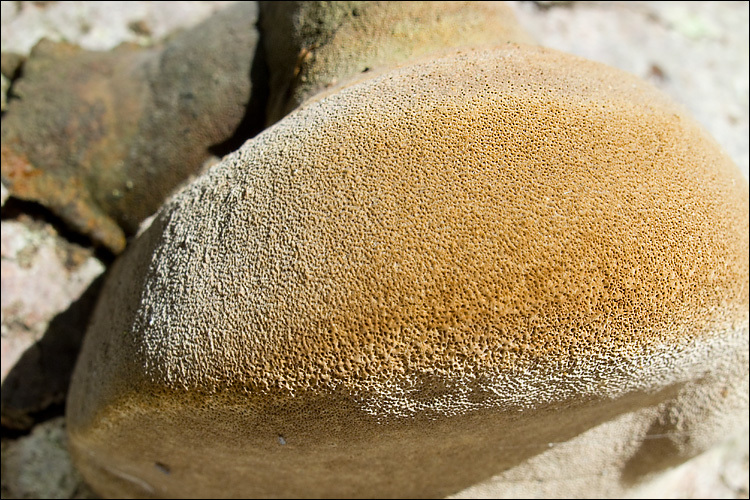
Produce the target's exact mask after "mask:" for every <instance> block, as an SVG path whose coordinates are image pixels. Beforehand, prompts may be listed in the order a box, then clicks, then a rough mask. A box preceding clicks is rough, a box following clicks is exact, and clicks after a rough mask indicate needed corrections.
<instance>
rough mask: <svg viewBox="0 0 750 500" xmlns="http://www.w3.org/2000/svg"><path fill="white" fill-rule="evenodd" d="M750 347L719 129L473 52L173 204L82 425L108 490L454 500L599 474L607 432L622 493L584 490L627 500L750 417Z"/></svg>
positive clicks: (236, 160)
mask: <svg viewBox="0 0 750 500" xmlns="http://www.w3.org/2000/svg"><path fill="white" fill-rule="evenodd" d="M747 346H748V187H747V183H746V182H745V181H744V179H743V178H742V177H741V175H740V173H739V171H738V169H737V168H736V166H735V165H734V164H733V163H732V162H731V160H730V159H729V158H728V157H727V155H726V154H725V153H724V152H723V151H722V150H721V149H720V147H719V146H718V145H717V144H716V143H715V141H714V140H713V139H712V138H711V137H709V136H708V135H707V134H706V132H705V131H703V130H702V129H701V128H700V127H699V126H698V125H697V124H696V123H695V122H694V121H693V120H692V119H690V118H689V117H687V116H686V115H685V112H684V111H683V109H682V108H680V107H679V106H677V105H675V104H674V103H672V102H671V101H670V100H669V99H668V98H666V97H665V96H664V95H662V94H661V93H660V92H659V91H657V90H656V89H654V88H653V87H652V86H650V85H648V84H646V83H644V82H642V81H640V80H638V79H637V78H635V77H633V76H631V75H628V74H626V73H624V72H621V71H619V70H616V69H613V68H609V67H607V66H604V65H602V64H598V63H595V62H591V61H587V60H584V59H581V58H578V57H575V56H571V55H567V54H563V53H560V52H557V51H554V50H549V49H543V48H536V47H530V46H506V47H501V48H493V49H483V50H465V51H458V52H455V53H452V54H449V55H445V56H443V57H440V58H436V59H433V60H428V61H422V62H420V63H418V64H414V65H410V66H405V67H402V68H397V69H394V70H392V71H390V72H386V73H384V74H381V75H378V76H375V77H373V78H372V79H369V80H366V81H362V82H360V83H357V84H354V85H352V86H350V87H346V88H343V89H341V90H339V91H338V92H336V93H334V94H331V95H327V96H326V97H324V98H321V99H319V100H316V101H313V102H309V103H308V104H306V105H304V106H303V107H302V108H300V109H298V110H297V111H296V112H294V113H292V114H291V115H289V116H287V117H286V118H285V119H284V120H282V121H281V122H279V123H277V124H276V125H275V126H273V127H271V128H270V129H267V130H266V131H265V132H263V133H262V134H260V135H259V136H257V137H256V138H255V139H253V140H251V141H249V142H248V143H246V144H245V146H244V147H243V148H241V149H240V150H239V151H238V152H236V153H235V154H233V155H231V156H229V157H227V158H226V159H225V160H224V161H223V162H222V163H221V164H219V165H217V166H215V167H214V168H212V169H211V170H210V171H209V172H208V173H207V174H206V175H204V176H202V177H201V178H199V179H197V180H196V181H195V182H193V183H192V184H191V185H189V186H188V187H187V188H186V189H184V190H183V191H182V192H181V193H180V194H179V195H177V196H176V197H174V198H173V199H172V200H170V201H169V202H168V203H167V204H166V205H165V206H164V207H163V208H162V209H161V210H160V212H159V213H158V215H157V216H156V218H155V219H154V222H153V223H152V225H151V226H150V227H149V228H148V229H147V230H146V231H145V232H144V233H142V234H141V236H140V237H139V239H138V240H136V241H135V242H134V243H133V245H132V247H131V248H129V249H128V251H127V252H126V253H125V254H124V256H123V257H122V258H121V259H120V260H118V262H117V263H116V264H115V266H114V269H113V270H112V272H111V275H110V276H109V278H108V281H107V283H106V284H105V289H104V291H103V294H102V299H101V301H100V303H99V306H98V308H97V311H96V312H95V314H94V317H93V319H92V322H91V324H90V328H89V331H88V334H87V338H86V340H85V343H84V347H83V351H82V354H81V357H80V359H79V362H78V366H77V369H76V372H75V374H74V379H73V382H72V387H71V392H70V396H69V403H68V425H69V431H70V435H71V445H72V450H73V454H74V458H75V460H76V462H77V464H78V466H79V467H80V469H81V470H82V472H83V473H84V475H85V477H86V478H87V479H88V480H89V481H90V482H91V484H92V485H93V486H94V487H95V488H97V489H98V490H99V491H100V492H102V493H104V494H107V495H122V494H126V495H145V496H170V495H176V496H183V495H198V496H204V495H206V496H216V495H219V496H247V495H251V496H347V497H348V496H363V495H366V496H372V495H375V496H423V495H424V496H444V495H448V494H453V493H457V492H460V491H461V490H463V489H465V488H468V487H471V486H475V485H481V484H483V483H484V482H486V481H489V480H490V479H491V478H493V477H498V474H501V473H503V471H515V472H517V473H518V474H520V475H521V476H523V477H532V476H533V475H534V474H536V472H535V471H534V470H533V467H532V466H529V465H528V463H529V462H528V459H529V458H530V457H533V456H535V455H538V454H540V453H542V452H546V450H547V449H548V446H547V445H548V443H550V442H566V441H571V442H572V443H574V445H575V446H578V447H579V448H577V449H580V451H581V453H580V454H578V455H577V456H581V457H583V458H579V463H575V464H573V463H572V462H565V461H559V462H558V463H557V466H558V467H561V468H562V469H561V470H563V471H565V470H568V469H566V467H568V468H572V467H581V469H579V470H576V469H570V470H568V472H570V473H573V474H574V473H576V472H579V471H580V470H586V471H589V472H591V475H592V477H593V476H594V475H596V474H597V473H598V472H601V471H600V470H598V469H597V467H598V466H599V465H600V464H598V463H589V462H587V461H586V460H585V457H586V456H587V453H589V452H590V445H591V443H590V442H589V441H586V439H587V438H586V436H587V435H588V434H587V432H588V431H591V430H596V429H603V430H602V431H601V432H603V433H605V434H606V435H607V436H609V438H611V439H612V440H613V441H609V442H607V444H606V447H605V448H606V449H604V451H603V453H605V454H607V458H606V460H609V462H606V460H605V462H606V463H608V464H610V465H609V466H611V468H612V470H614V471H616V472H618V473H620V474H621V476H620V479H621V483H617V482H613V481H612V480H611V477H610V478H605V479H607V481H603V480H602V479H598V480H597V481H599V482H598V483H596V481H593V482H592V483H591V484H594V483H596V484H598V485H599V487H601V488H603V489H602V490H594V489H589V490H586V491H585V493H587V494H601V493H602V492H604V493H610V494H611V493H612V492H613V491H615V492H617V491H619V490H617V489H616V488H619V487H620V486H622V487H625V486H626V485H627V482H628V481H630V480H633V481H635V480H637V479H638V478H640V477H641V476H642V475H643V474H645V473H647V472H650V471H653V470H656V469H658V468H660V467H666V466H668V465H672V464H674V463H676V462H679V461H682V460H685V459H687V458H689V457H690V456H692V455H694V454H696V453H698V452H700V451H703V450H704V449H706V448H707V447H708V446H710V445H712V444H713V443H715V442H716V441H717V440H719V439H721V437H722V433H724V432H726V431H727V429H729V428H731V425H732V419H733V418H739V416H740V415H743V414H746V412H747V373H748V369H747V366H748V353H747V351H748V349H747ZM611 422H618V423H617V425H614V424H612V423H611ZM623 422H625V423H623ZM623 426H624V427H623ZM623 429H624V430H623ZM648 436H652V437H654V438H653V439H646V438H647V437H648ZM618 440H619V441H618ZM615 442H619V443H620V444H621V446H617V445H616V444H615ZM634 443H635V444H634ZM587 446H588V447H589V448H587ZM600 447H601V445H600ZM633 457H637V458H638V460H636V461H635V462H633V461H631V459H632V458H633ZM603 460H604V459H603ZM602 463H604V462H602ZM643 463H648V464H650V465H649V467H648V470H643V469H642V468H641V465H640V464H643ZM165 471H167V472H168V473H167V472H165ZM563 474H564V472H563ZM590 488H595V486H591V487H590ZM607 488H609V489H607ZM605 490H606V491H605ZM490 494H493V493H492V492H490ZM494 494H496V493H494Z"/></svg>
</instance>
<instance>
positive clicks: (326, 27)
mask: <svg viewBox="0 0 750 500" xmlns="http://www.w3.org/2000/svg"><path fill="white" fill-rule="evenodd" d="M260 19H261V28H262V29H263V46H264V48H265V51H266V59H267V60H268V65H269V71H270V75H269V77H270V88H271V91H270V95H269V99H268V100H269V102H268V116H267V118H266V121H267V123H268V124H273V123H275V122H277V121H278V120H280V119H281V118H283V117H284V116H285V115H286V114H288V113H289V112H290V111H292V110H293V109H294V108H296V107H297V106H299V105H300V104H301V103H303V102H304V101H306V100H307V99H308V98H310V97H312V96H315V95H317V94H318V93H319V92H321V91H323V90H326V89H329V88H331V87H336V86H339V85H345V84H346V83H347V82H349V81H351V80H352V79H354V78H357V77H358V76H360V75H362V74H365V73H368V72H370V71H377V70H381V69H384V68H385V69H387V68H390V67H392V66H394V65H397V64H402V63H405V62H407V61H412V60H414V59H417V58H420V57H425V56H427V55H428V54H433V53H437V52H441V51H444V50H446V49H451V48H454V49H457V48H459V47H475V46H479V45H486V44H492V45H499V44H500V43H507V42H515V43H533V39H532V38H531V36H530V35H528V34H527V33H526V32H525V31H524V30H523V29H522V28H521V26H520V25H519V24H518V23H517V22H516V16H515V14H514V12H513V9H512V8H511V7H510V6H508V5H507V4H506V3H505V2H372V1H367V2H317V1H313V2H310V1H302V2H260Z"/></svg>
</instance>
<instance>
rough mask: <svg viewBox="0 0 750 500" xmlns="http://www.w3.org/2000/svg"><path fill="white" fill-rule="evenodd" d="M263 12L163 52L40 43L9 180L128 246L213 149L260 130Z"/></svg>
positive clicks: (11, 110) (239, 10) (177, 41)
mask: <svg viewBox="0 0 750 500" xmlns="http://www.w3.org/2000/svg"><path fill="white" fill-rule="evenodd" d="M257 18H258V6H257V4H256V3H255V2H239V3H238V4H237V5H234V6H230V7H228V8H227V9H224V10H223V11H221V12H219V13H218V14H216V15H214V16H212V17H211V18H210V19H208V20H207V21H205V22H204V23H202V24H201V25H199V26H197V27H196V28H193V29H191V30H189V31H186V32H184V33H182V34H180V35H177V36H176V37H175V38H173V39H172V40H171V41H169V42H168V43H167V44H166V45H165V46H163V47H158V48H148V49H144V48H140V47H137V46H134V45H127V44H126V45H121V46H120V47H118V48H116V49H115V50H113V51H110V52H96V51H87V50H83V49H81V48H79V47H77V46H74V45H70V44H65V43H53V42H50V41H46V40H43V41H41V42H40V43H39V44H38V45H37V46H36V47H35V48H34V50H33V51H32V54H31V57H30V58H29V59H28V61H26V63H25V65H24V68H23V77H22V78H19V79H18V80H16V81H15V82H14V87H13V94H14V96H15V97H16V99H13V100H11V101H10V102H9V104H8V109H7V113H6V114H5V115H4V116H3V128H2V180H3V184H5V185H6V186H7V187H8V189H9V191H10V193H11V195H13V196H16V197H18V198H22V199H25V200H31V201H35V202H38V203H41V204H42V205H45V206H46V207H47V208H49V209H50V210H52V211H53V212H54V213H55V214H56V215H57V216H59V217H61V218H62V219H63V220H64V221H65V222H66V223H68V224H69V225H70V226H72V227H73V228H74V229H75V230H77V231H79V232H81V233H83V234H86V235H88V236H90V237H91V238H92V239H93V240H94V241H95V242H96V243H98V244H100V245H104V246H106V247H107V248H109V249H110V250H111V251H113V252H120V251H122V249H123V248H124V247H125V238H126V236H128V235H132V234H133V233H135V231H136V230H137V228H138V225H139V223H140V222H141V221H142V220H143V219H144V218H146V217H147V216H149V215H151V214H153V213H154V212H155V211H156V210H157V209H158V208H159V206H160V205H161V203H162V202H163V201H164V198H165V197H166V196H167V195H168V194H169V193H171V192H172V190H174V188H175V187H177V186H178V185H179V184H180V183H182V182H184V181H185V180H186V179H187V178H188V177H189V176H191V175H192V174H195V173H196V171H197V170H198V169H199V168H200V167H201V165H202V164H203V162H204V161H205V160H206V159H207V158H209V156H210V155H211V152H210V148H211V147H212V146H219V145H221V144H222V143H224V142H225V141H228V140H230V139H231V138H232V136H233V134H235V132H236V129H237V128H238V127H239V126H240V125H241V124H242V125H243V127H246V128H247V133H248V134H250V133H254V132H257V131H258V130H260V128H262V124H263V117H264V111H263V109H262V107H261V103H264V100H265V96H263V92H262V89H263V88H264V85H265V81H264V80H262V79H261V81H262V84H261V85H260V86H256V88H253V83H257V82H258V80H259V78H258V77H257V75H256V73H257V72H258V71H264V69H263V70H262V69H259V68H261V67H262V66H259V65H260V63H259V61H260V60H259V59H257V58H256V56H255V52H256V46H257V43H258V29H257V27H256V22H257ZM259 52H262V51H259ZM251 74H253V75H254V76H255V78H254V79H251ZM253 80H255V82H253ZM259 88H260V89H261V90H259ZM261 96H262V98H260V97H261ZM245 117H248V118H247V123H244V124H243V118H245Z"/></svg>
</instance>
